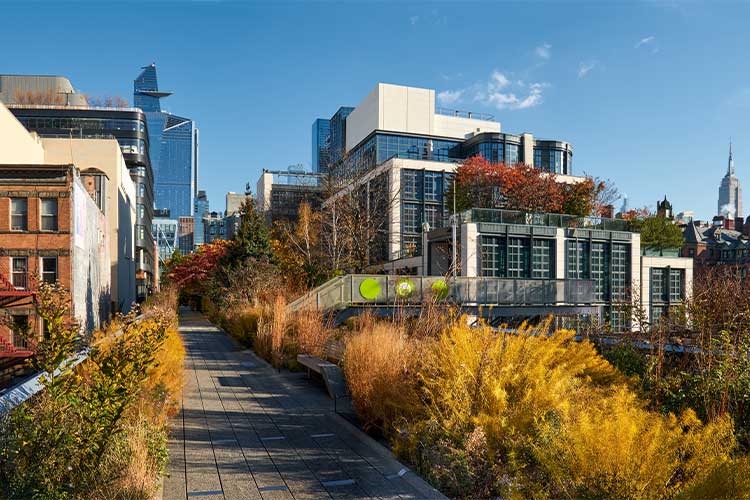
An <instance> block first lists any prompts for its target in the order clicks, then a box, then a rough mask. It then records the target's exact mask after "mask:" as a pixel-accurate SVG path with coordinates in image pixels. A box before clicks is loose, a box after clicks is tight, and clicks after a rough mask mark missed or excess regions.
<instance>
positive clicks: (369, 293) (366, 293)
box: [359, 278, 380, 300]
mask: <svg viewBox="0 0 750 500" xmlns="http://www.w3.org/2000/svg"><path fill="white" fill-rule="evenodd" d="M359 294H360V295H361V296H362V298H363V299H367V300H375V299H377V298H378V295H380V283H378V280H376V279H375V278H365V279H363V280H362V283H360V284H359Z"/></svg>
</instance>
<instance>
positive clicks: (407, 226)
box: [401, 203, 422, 233]
mask: <svg viewBox="0 0 750 500" xmlns="http://www.w3.org/2000/svg"><path fill="white" fill-rule="evenodd" d="M401 207H402V209H401V210H402V213H401V217H402V218H401V221H402V222H401V224H402V228H403V232H405V233H418V232H420V229H421V227H420V226H421V223H422V220H421V217H420V208H421V207H420V205H419V204H418V203H404V204H402V205H401Z"/></svg>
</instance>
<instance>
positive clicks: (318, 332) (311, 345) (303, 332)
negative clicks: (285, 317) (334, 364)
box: [289, 310, 334, 357]
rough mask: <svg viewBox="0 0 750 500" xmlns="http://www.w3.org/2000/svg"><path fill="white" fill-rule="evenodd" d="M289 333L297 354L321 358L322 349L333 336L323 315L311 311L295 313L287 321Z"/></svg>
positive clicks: (332, 331)
mask: <svg viewBox="0 0 750 500" xmlns="http://www.w3.org/2000/svg"><path fill="white" fill-rule="evenodd" d="M289 332H290V336H291V337H292V339H291V340H293V341H295V342H296V348H297V351H298V352H304V353H307V354H312V355H313V356H318V357H323V348H324V347H325V345H326V342H328V340H329V339H330V338H331V337H332V336H333V334H334V330H333V329H332V328H331V327H329V326H328V325H327V324H326V322H325V319H324V318H323V314H322V313H320V312H318V311H312V310H302V311H299V312H297V313H295V314H294V315H293V316H292V317H291V318H290V320H289Z"/></svg>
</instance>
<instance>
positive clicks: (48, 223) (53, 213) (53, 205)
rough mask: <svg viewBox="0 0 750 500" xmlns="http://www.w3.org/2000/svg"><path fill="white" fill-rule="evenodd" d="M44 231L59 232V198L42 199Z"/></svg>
mask: <svg viewBox="0 0 750 500" xmlns="http://www.w3.org/2000/svg"><path fill="white" fill-rule="evenodd" d="M39 202H40V205H41V212H42V226H41V228H42V231H57V198H41V199H40V200H39Z"/></svg>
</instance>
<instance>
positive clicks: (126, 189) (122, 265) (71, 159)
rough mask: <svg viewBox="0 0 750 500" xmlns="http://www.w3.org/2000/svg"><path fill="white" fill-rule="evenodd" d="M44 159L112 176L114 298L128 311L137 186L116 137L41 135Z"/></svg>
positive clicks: (132, 290)
mask: <svg viewBox="0 0 750 500" xmlns="http://www.w3.org/2000/svg"><path fill="white" fill-rule="evenodd" d="M42 145H43V146H44V161H45V163H51V164H73V165H75V166H76V168H78V169H79V170H81V171H84V170H87V169H89V168H96V169H98V170H101V171H102V172H104V173H105V174H106V175H107V177H108V178H109V182H107V192H106V200H105V207H106V211H107V214H106V216H107V223H108V227H109V233H110V234H109V235H108V236H109V256H110V259H111V285H112V300H113V301H114V302H115V307H117V308H119V309H120V310H121V311H122V312H124V313H127V312H128V311H129V310H130V306H131V305H132V304H133V303H134V302H135V220H136V188H135V184H134V183H133V180H132V179H131V178H130V172H129V171H128V168H127V165H126V164H125V159H124V158H123V156H122V151H121V150H120V145H119V144H118V143H117V141H116V140H115V139H53V138H44V139H42Z"/></svg>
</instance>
